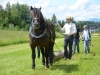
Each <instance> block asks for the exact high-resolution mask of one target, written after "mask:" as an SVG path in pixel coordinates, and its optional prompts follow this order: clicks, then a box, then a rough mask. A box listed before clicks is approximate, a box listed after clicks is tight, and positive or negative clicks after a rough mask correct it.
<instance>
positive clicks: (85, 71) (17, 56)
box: [0, 36, 100, 75]
mask: <svg viewBox="0 0 100 75" xmlns="http://www.w3.org/2000/svg"><path fill="white" fill-rule="evenodd" d="M92 40H93V41H92V44H93V46H91V53H90V54H87V55H84V53H83V44H82V42H80V54H77V53H76V54H75V55H73V57H72V60H64V59H63V58H62V59H61V60H58V61H56V62H55V63H54V65H53V66H52V67H51V68H50V69H48V70H46V69H45V67H44V66H41V58H40V59H38V58H36V69H35V70H31V49H30V47H29V44H28V43H23V44H16V45H9V46H2V47H0V75H99V74H100V47H99V46H100V44H99V43H100V37H99V36H93V38H92ZM56 44H57V45H58V47H59V48H60V49H61V50H63V38H58V39H56ZM54 50H58V49H57V48H56V47H54ZM94 53H95V55H94Z"/></svg>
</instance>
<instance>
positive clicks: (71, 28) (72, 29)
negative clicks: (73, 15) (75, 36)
mask: <svg viewBox="0 0 100 75" xmlns="http://www.w3.org/2000/svg"><path fill="white" fill-rule="evenodd" d="M61 31H65V34H72V33H76V32H77V30H76V25H75V24H74V23H66V24H65V25H64V26H63V28H61Z"/></svg>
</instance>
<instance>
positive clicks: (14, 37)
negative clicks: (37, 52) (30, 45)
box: [0, 29, 63, 46]
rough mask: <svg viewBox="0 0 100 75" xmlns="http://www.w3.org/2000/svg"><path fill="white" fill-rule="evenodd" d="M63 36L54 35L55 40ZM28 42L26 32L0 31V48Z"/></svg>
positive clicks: (27, 33)
mask: <svg viewBox="0 0 100 75" xmlns="http://www.w3.org/2000/svg"><path fill="white" fill-rule="evenodd" d="M62 37H63V36H62V35H61V34H59V33H56V38H62ZM27 42H29V32H28V31H11V30H1V29H0V46H7V45H12V44H19V43H27Z"/></svg>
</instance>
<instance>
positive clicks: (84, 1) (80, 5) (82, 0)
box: [68, 0, 89, 10]
mask: <svg viewBox="0 0 100 75" xmlns="http://www.w3.org/2000/svg"><path fill="white" fill-rule="evenodd" d="M88 4H89V0H77V1H76V2H75V4H72V5H70V6H69V7H68V9H70V10H77V9H84V8H85V7H86V6H87V5H88Z"/></svg>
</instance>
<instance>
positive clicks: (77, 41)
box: [73, 39, 80, 53]
mask: <svg viewBox="0 0 100 75" xmlns="http://www.w3.org/2000/svg"><path fill="white" fill-rule="evenodd" d="M79 41H80V40H79V39H73V53H75V52H76V46H77V52H78V53H79Z"/></svg>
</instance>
